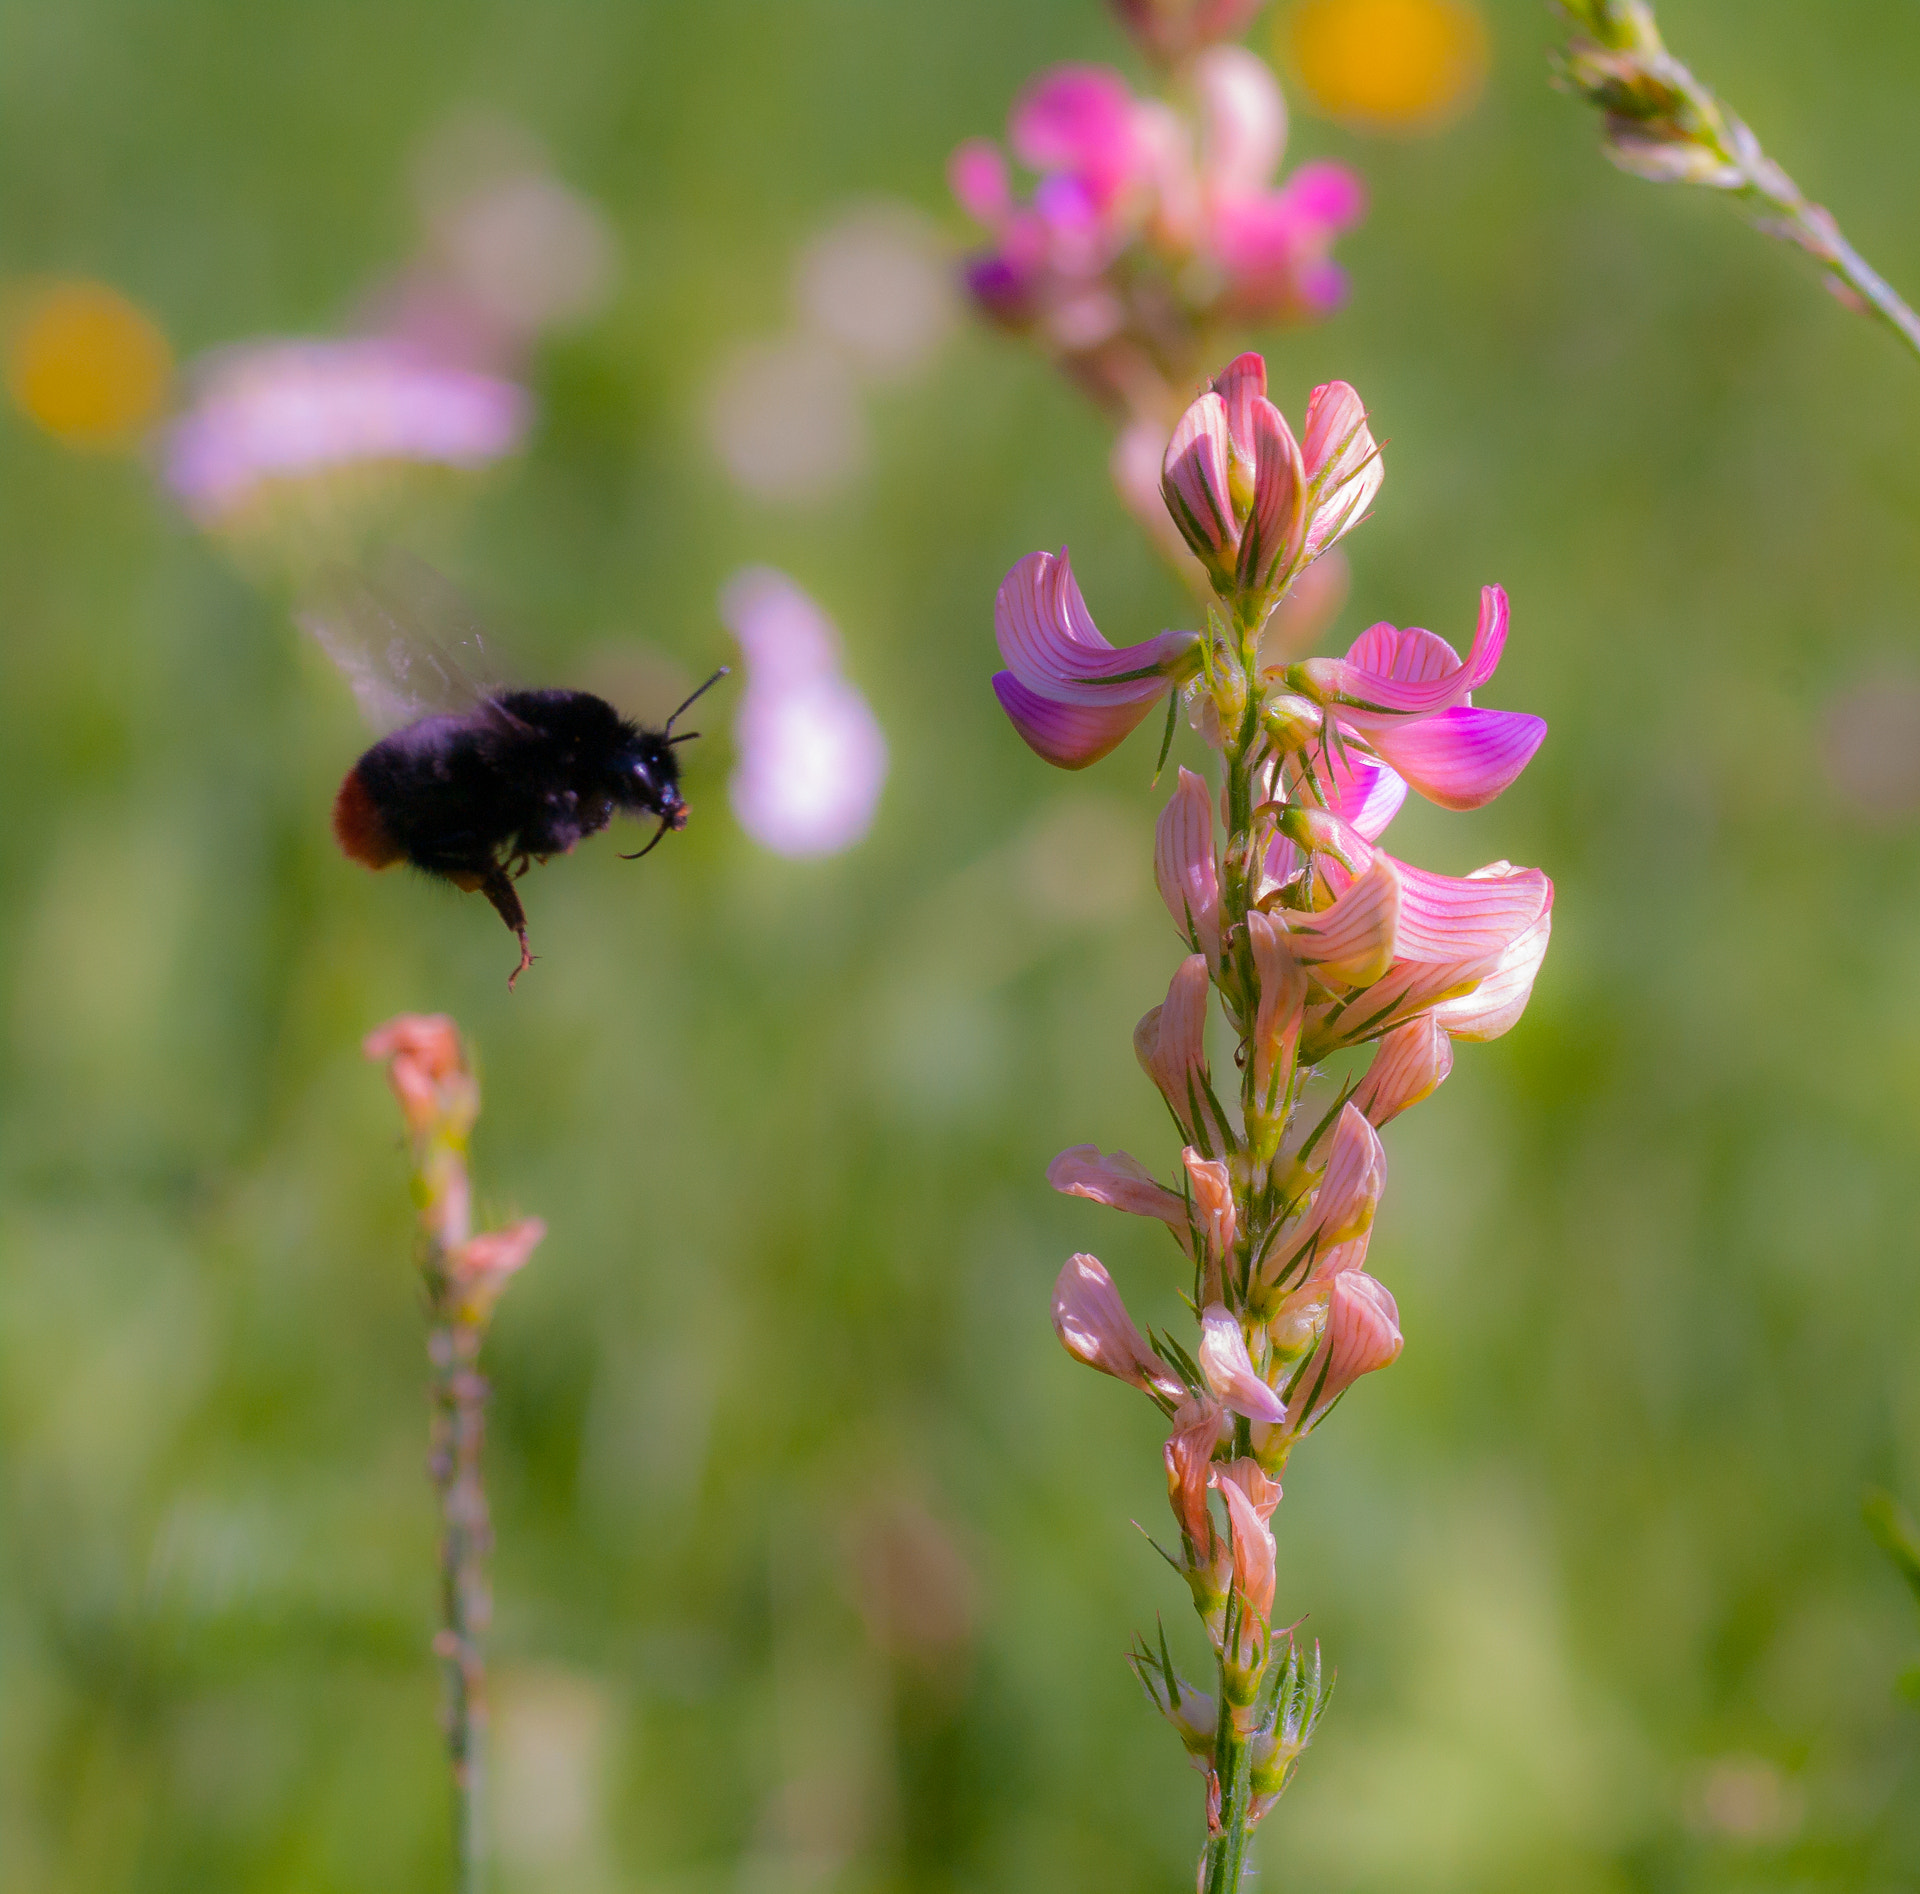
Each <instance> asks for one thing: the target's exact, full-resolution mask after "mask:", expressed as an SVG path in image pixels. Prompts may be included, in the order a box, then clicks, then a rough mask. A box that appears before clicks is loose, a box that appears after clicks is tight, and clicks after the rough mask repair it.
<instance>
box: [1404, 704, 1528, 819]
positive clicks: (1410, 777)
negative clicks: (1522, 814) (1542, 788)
mask: <svg viewBox="0 0 1920 1894" xmlns="http://www.w3.org/2000/svg"><path fill="white" fill-rule="evenodd" d="M1546 734H1547V725H1546V719H1545V718H1543V717H1534V716H1529V715H1528V714H1527V713H1526V712H1525V711H1519V710H1475V709H1472V708H1471V707H1469V706H1468V705H1465V704H1457V705H1455V706H1454V708H1453V709H1451V710H1443V711H1442V712H1441V713H1440V714H1439V716H1437V717H1421V718H1418V719H1415V720H1412V721H1409V722H1403V723H1391V724H1390V723H1388V722H1386V721H1385V720H1384V719H1383V720H1381V722H1380V723H1379V724H1378V725H1377V726H1376V727H1375V728H1374V730H1373V732H1372V736H1371V741H1372V743H1373V746H1374V748H1375V749H1376V750H1378V751H1379V752H1380V754H1381V755H1382V756H1383V757H1385V758H1386V760H1387V761H1388V762H1389V763H1390V764H1391V765H1392V766H1393V768H1394V769H1395V770H1396V771H1398V772H1399V774H1400V775H1401V776H1403V777H1405V778H1406V780H1407V781H1408V782H1409V783H1411V784H1412V785H1413V787H1414V788H1415V789H1417V790H1419V792H1420V793H1421V795H1423V796H1425V797H1426V799H1427V800H1428V801H1429V802H1435V803H1438V804H1439V805H1440V807H1441V808H1443V809H1478V808H1480V807H1481V806H1482V805H1484V804H1486V803H1489V802H1491V801H1492V800H1493V799H1494V797H1495V796H1497V795H1499V794H1500V792H1501V791H1502V790H1503V789H1505V788H1506V787H1507V785H1508V784H1509V783H1511V782H1512V781H1513V780H1514V778H1515V777H1516V776H1518V775H1519V774H1520V772H1521V771H1522V770H1523V769H1525V768H1526V766H1527V765H1528V763H1530V762H1531V761H1532V760H1533V753H1534V751H1535V750H1537V749H1538V748H1539V747H1540V745H1541V743H1542V741H1543V740H1544V739H1545V737H1546Z"/></svg>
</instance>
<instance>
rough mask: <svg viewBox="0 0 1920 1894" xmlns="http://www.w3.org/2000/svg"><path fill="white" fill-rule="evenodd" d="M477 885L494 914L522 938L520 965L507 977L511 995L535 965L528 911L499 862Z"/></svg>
mask: <svg viewBox="0 0 1920 1894" xmlns="http://www.w3.org/2000/svg"><path fill="white" fill-rule="evenodd" d="M477 885H478V887H479V890H480V892H481V893H482V894H484V895H485V896H486V897H487V899H488V900H489V901H491V902H492V903H493V910H494V912H495V913H496V914H498V915H499V916H500V918H501V919H502V920H503V921H505V922H506V924H507V925H508V926H509V927H510V928H512V929H513V931H514V932H515V933H516V934H518V935H519V936H520V964H519V965H518V966H517V967H515V968H514V970H513V971H512V972H511V973H510V974H508V975H507V991H508V992H509V993H511V992H512V991H513V983H514V982H515V981H516V980H517V979H519V977H520V976H521V975H522V974H523V973H525V972H526V970H527V969H528V968H529V967H530V966H532V965H533V949H532V948H531V947H529V946H528V945H527V911H526V909H525V908H523V907H522V906H521V905H520V896H519V894H518V893H517V892H516V890H515V888H514V885H513V883H512V882H511V881H509V880H508V879H507V871H506V870H505V869H504V868H502V867H501V866H500V864H499V863H498V862H495V863H493V864H492V865H491V866H490V867H489V868H488V869H487V871H486V873H485V874H483V875H482V876H481V877H480V880H479V882H478V884H477Z"/></svg>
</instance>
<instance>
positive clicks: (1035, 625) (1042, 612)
mask: <svg viewBox="0 0 1920 1894" xmlns="http://www.w3.org/2000/svg"><path fill="white" fill-rule="evenodd" d="M993 629H994V636H995V638H996V639H997V640H998V642H999V646H1000V655H1001V657H1002V658H1004V659H1005V660H1006V664H1007V668H1008V670H1010V671H1011V672H1012V673H1013V675H1014V677H1015V678H1016V679H1018V680H1019V682H1020V683H1021V684H1023V685H1024V686H1025V687H1026V688H1027V689H1028V690H1029V691H1031V692H1033V693H1035V694H1036V695H1038V696H1042V697H1048V698H1051V699H1053V701H1055V702H1056V703H1062V704H1084V705H1100V706H1110V705H1112V704H1114V703H1118V702H1129V703H1141V704H1144V703H1149V702H1151V701H1152V700H1153V699H1154V698H1156V697H1158V696H1159V695H1160V694H1161V693H1162V692H1163V691H1164V690H1165V689H1166V688H1167V683H1168V680H1169V679H1170V678H1174V677H1176V676H1179V675H1181V674H1182V673H1183V672H1184V671H1185V670H1186V669H1187V668H1188V667H1189V666H1190V664H1191V662H1192V661H1193V657H1194V654H1195V653H1196V652H1197V650H1198V648H1199V644H1200V634H1199V633H1198V632H1194V631H1163V632H1161V633H1160V634H1159V636H1158V637H1155V638H1149V639H1147V640H1146V641H1145V642H1144V643H1141V644H1137V645H1128V646H1126V647H1124V648H1122V649H1119V650H1116V649H1115V648H1114V647H1113V646H1112V645H1110V644H1109V643H1108V642H1107V641H1106V639H1105V638H1103V637H1102V636H1101V635H1100V630H1099V627H1098V626H1097V625H1095V624H1094V622H1093V615H1092V614H1091V613H1090V612H1089V611H1088V610H1087V602H1086V600H1085V599H1084V598H1083V597H1081V595H1080V587H1079V586H1078V585H1077V584H1076V583H1075V581H1074V577H1073V566H1072V563H1071V561H1070V560H1069V559H1068V557H1067V554H1066V553H1065V551H1064V550H1063V551H1062V552H1061V553H1060V554H1059V555H1058V556H1057V557H1056V556H1055V555H1054V554H1052V553H1049V552H1030V553H1028V554H1027V556H1026V557H1025V558H1024V559H1022V560H1021V561H1020V562H1019V563H1018V564H1017V565H1015V566H1014V568H1013V570H1012V571H1011V572H1009V573H1008V574H1007V576H1006V577H1005V578H1004V579H1003V580H1002V581H1001V583H1000V590H999V592H998V594H997V595H996V596H995V598H994V602H993ZM1142 714H1144V713H1142ZM1135 721H1136V722H1137V721H1138V719H1137V718H1136V719H1135ZM1109 747H1111V746H1109Z"/></svg>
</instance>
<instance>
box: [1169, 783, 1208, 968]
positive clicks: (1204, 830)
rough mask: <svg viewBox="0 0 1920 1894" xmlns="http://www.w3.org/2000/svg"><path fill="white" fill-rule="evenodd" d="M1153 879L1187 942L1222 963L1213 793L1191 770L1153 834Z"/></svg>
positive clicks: (1176, 925)
mask: <svg viewBox="0 0 1920 1894" xmlns="http://www.w3.org/2000/svg"><path fill="white" fill-rule="evenodd" d="M1153 878H1154V882H1155V885H1156V886H1157V887H1158V888H1159V890H1160V898H1161V900H1163V901H1164V902H1165V903H1166V904H1167V912H1168V913H1169V914H1170V915H1172V916H1173V924H1174V926H1175V927H1177V928H1178V929H1179V930H1180V934H1181V937H1182V938H1183V939H1184V940H1185V941H1186V942H1187V944H1188V945H1189V946H1190V947H1193V948H1196V949H1197V950H1198V951H1199V952H1201V953H1203V954H1205V955H1206V957H1207V964H1208V965H1209V966H1211V967H1217V966H1218V965H1219V964H1220V876H1219V870H1218V868H1217V867H1216V865H1215V863H1214V858H1213V797H1212V796H1211V795H1210V794H1209V793H1208V790H1207V785H1206V784H1205V783H1204V782H1203V781H1202V780H1201V779H1200V778H1199V777H1198V776H1196V775H1195V774H1194V773H1193V771H1192V770H1190V769H1182V770H1181V772H1180V781H1179V784H1178V785H1177V787H1176V788H1175V789H1174V792H1173V795H1172V797H1171V798H1170V799H1169V801H1168V803H1167V806H1166V807H1165V808H1164V809H1163V810H1161V812H1160V820H1159V821H1158V823H1157V824H1156V825H1155V827H1154V834H1153Z"/></svg>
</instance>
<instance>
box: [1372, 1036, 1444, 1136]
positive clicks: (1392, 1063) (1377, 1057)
mask: <svg viewBox="0 0 1920 1894" xmlns="http://www.w3.org/2000/svg"><path fill="white" fill-rule="evenodd" d="M1452 1070H1453V1041H1452V1040H1451V1039H1449V1038H1448V1037H1447V1034H1446V1032H1445V1030H1444V1028H1443V1027H1442V1026H1441V1024H1440V1022H1439V1019H1438V1018H1437V1017H1436V1016H1435V1015H1434V1014H1432V1013H1428V1014H1426V1015H1425V1016H1424V1017H1422V1018H1420V1019H1414V1020H1409V1021H1408V1022H1407V1024H1406V1025H1404V1026H1396V1027H1395V1028H1394V1029H1393V1031H1392V1032H1390V1033H1388V1034H1387V1035H1386V1037H1385V1038H1384V1039H1382V1040H1381V1041H1380V1045H1379V1049H1378V1050H1377V1051H1376V1052H1375V1053H1374V1055H1373V1063H1372V1064H1371V1065H1369V1066H1368V1067H1367V1075H1366V1077H1365V1078H1363V1079H1362V1080H1361V1081H1360V1084H1359V1087H1358V1089H1356V1091H1355V1092H1354V1094H1353V1100H1352V1102H1353V1104H1354V1105H1355V1106H1356V1107H1358V1109H1359V1110H1361V1111H1363V1112H1364V1113H1365V1114H1366V1116H1367V1121H1368V1123H1370V1124H1371V1125H1373V1126H1374V1127H1375V1129H1379V1128H1380V1127H1382V1126H1384V1125H1386V1124H1387V1123H1388V1122H1389V1121H1390V1120H1392V1119H1394V1118H1397V1117H1398V1116H1399V1115H1400V1114H1401V1113H1402V1112H1403V1111H1406V1110H1407V1109H1408V1108H1409V1107H1411V1106H1414V1105H1417V1104H1419V1103H1420V1101H1421V1100H1422V1099H1423V1098H1427V1097H1430V1096H1431V1095H1432V1094H1433V1093H1434V1092H1435V1091H1436V1090H1438V1089H1439V1087H1440V1085H1441V1083H1442V1081H1443V1080H1445V1078H1446V1076H1447V1074H1448V1073H1449V1072H1451V1071H1452Z"/></svg>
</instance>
